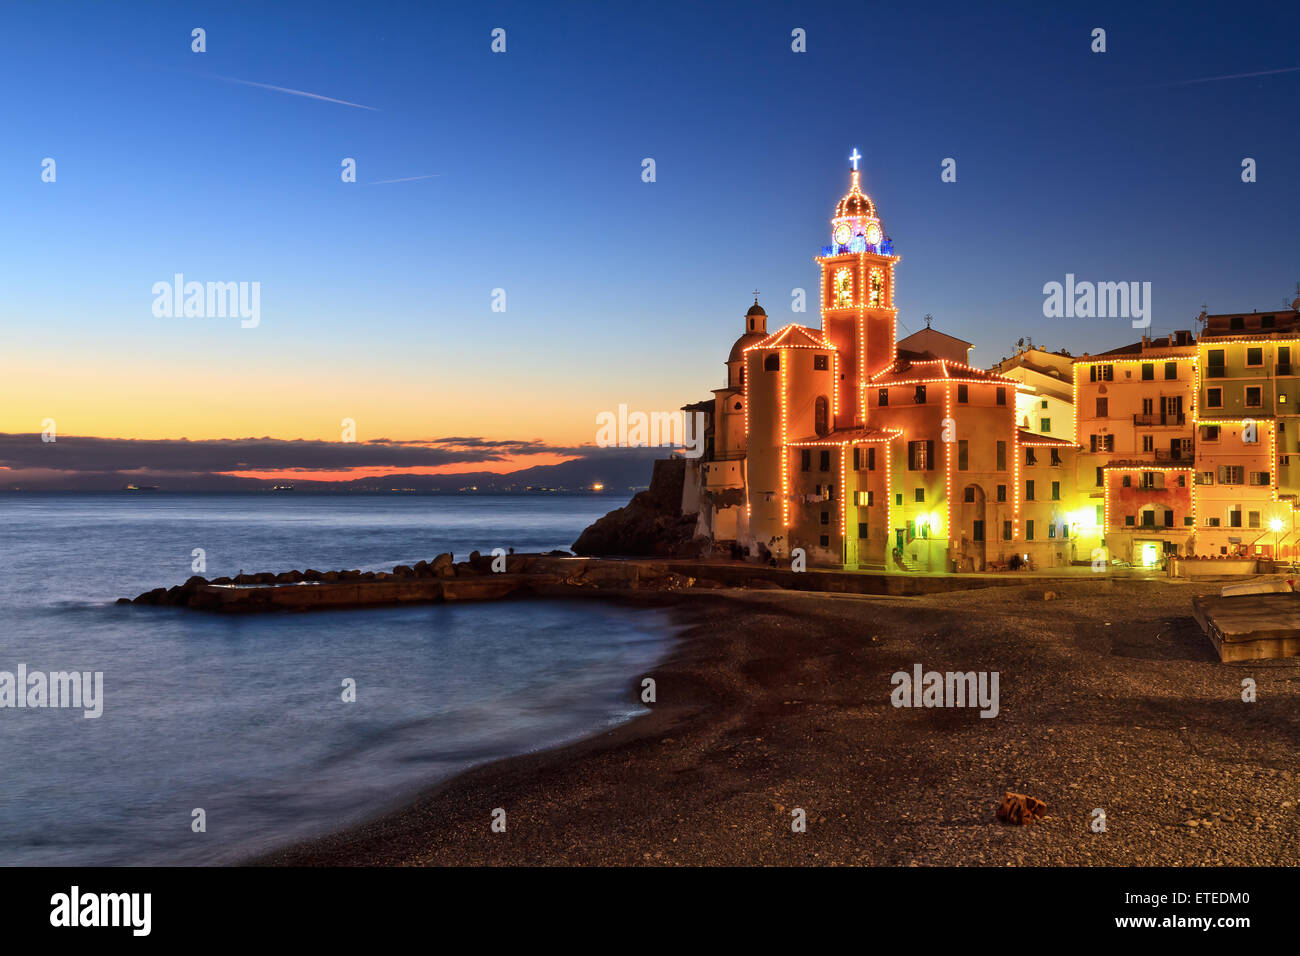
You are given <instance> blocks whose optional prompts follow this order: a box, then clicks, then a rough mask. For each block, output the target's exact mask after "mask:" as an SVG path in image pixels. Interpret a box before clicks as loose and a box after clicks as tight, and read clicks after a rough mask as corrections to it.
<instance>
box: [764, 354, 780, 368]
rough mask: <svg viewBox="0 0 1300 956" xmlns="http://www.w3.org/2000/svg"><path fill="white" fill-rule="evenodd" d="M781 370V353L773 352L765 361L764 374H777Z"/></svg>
mask: <svg viewBox="0 0 1300 956" xmlns="http://www.w3.org/2000/svg"><path fill="white" fill-rule="evenodd" d="M780 369H781V353H780V352H773V353H772V354H771V355H769V356H768V357H767V358H765V359H763V371H764V372H776V371H780Z"/></svg>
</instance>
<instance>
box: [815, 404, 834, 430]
mask: <svg viewBox="0 0 1300 956" xmlns="http://www.w3.org/2000/svg"><path fill="white" fill-rule="evenodd" d="M830 407H831V406H830V402H828V401H827V400H826V396H825V395H818V396H817V401H816V402H814V403H813V430H814V431H816V432H817V434H818V435H825V434H826V433H827V432H828V431H830V430H831V422H830V417H831V416H830Z"/></svg>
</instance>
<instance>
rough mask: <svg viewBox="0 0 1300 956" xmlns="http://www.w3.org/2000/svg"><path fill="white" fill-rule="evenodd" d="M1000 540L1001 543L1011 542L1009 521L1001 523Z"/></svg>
mask: <svg viewBox="0 0 1300 956" xmlns="http://www.w3.org/2000/svg"><path fill="white" fill-rule="evenodd" d="M1002 540H1003V541H1010V540H1011V522H1010V521H1004V522H1002Z"/></svg>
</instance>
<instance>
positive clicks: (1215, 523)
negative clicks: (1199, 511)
mask: <svg viewBox="0 0 1300 956" xmlns="http://www.w3.org/2000/svg"><path fill="white" fill-rule="evenodd" d="M1205 526H1206V527H1207V528H1217V527H1219V519H1218V518H1206V519H1205Z"/></svg>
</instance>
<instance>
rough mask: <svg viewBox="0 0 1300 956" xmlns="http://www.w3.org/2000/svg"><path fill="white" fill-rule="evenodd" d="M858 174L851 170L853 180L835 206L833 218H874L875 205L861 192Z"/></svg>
mask: <svg viewBox="0 0 1300 956" xmlns="http://www.w3.org/2000/svg"><path fill="white" fill-rule="evenodd" d="M860 175H861V174H860V173H859V172H858V171H857V170H856V169H855V170H853V179H852V182H851V184H850V186H849V191H848V192H847V193H845V194H844V198H843V199H841V200H840V201H839V202H838V203H837V204H836V206H835V218H836V219H840V218H842V217H844V216H870V217H871V218H873V219H874V218H876V204H875V203H873V202H872V201H871V197H870V196H868V195H867V194H866V193H864V192H863V191H862V187H861V186H860V185H859V177H860Z"/></svg>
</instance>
